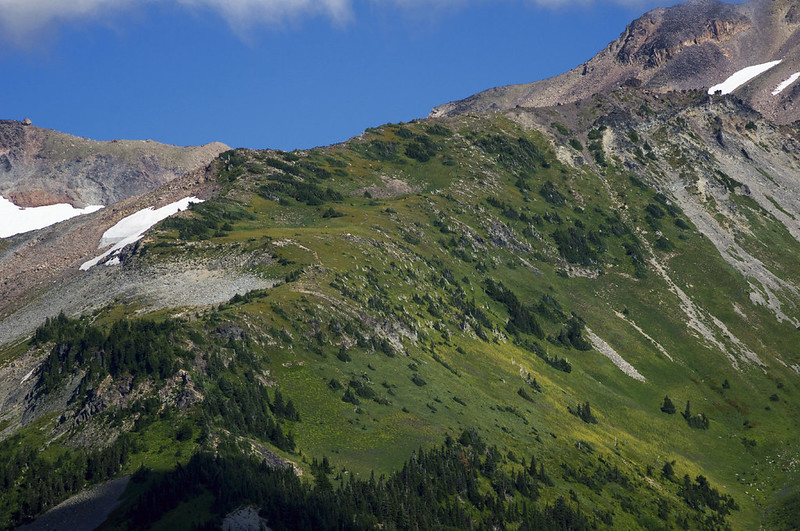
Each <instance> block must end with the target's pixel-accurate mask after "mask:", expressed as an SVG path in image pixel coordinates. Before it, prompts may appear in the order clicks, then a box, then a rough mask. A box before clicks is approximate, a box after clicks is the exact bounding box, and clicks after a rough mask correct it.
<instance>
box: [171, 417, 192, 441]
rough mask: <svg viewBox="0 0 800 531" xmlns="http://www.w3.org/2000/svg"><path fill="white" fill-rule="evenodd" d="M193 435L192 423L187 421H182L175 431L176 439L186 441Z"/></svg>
mask: <svg viewBox="0 0 800 531" xmlns="http://www.w3.org/2000/svg"><path fill="white" fill-rule="evenodd" d="M193 436H194V429H193V428H192V424H191V423H190V422H188V421H186V422H183V423H182V424H181V425H180V426H179V427H178V429H177V431H176V432H175V439H176V440H178V441H188V440H191V438H192V437H193Z"/></svg>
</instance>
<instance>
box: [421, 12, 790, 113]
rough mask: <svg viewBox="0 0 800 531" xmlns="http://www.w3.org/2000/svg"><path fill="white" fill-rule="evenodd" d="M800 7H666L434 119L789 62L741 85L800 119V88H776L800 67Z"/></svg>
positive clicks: (764, 109) (696, 81)
mask: <svg viewBox="0 0 800 531" xmlns="http://www.w3.org/2000/svg"><path fill="white" fill-rule="evenodd" d="M799 23H800V7H798V5H797V2H795V1H791V0H751V1H750V2H747V3H744V4H727V3H724V2H719V1H717V0H692V1H690V2H687V3H685V4H680V5H677V6H674V7H670V8H659V9H655V10H653V11H651V12H649V13H646V14H645V15H643V16H642V17H640V18H639V19H637V20H635V21H634V22H632V23H631V24H630V25H628V27H627V28H626V29H625V31H623V32H622V34H621V35H620V36H619V38H618V39H616V40H614V41H613V42H611V43H610V44H609V45H608V46H607V47H606V48H605V49H604V50H602V51H601V52H600V53H598V54H597V55H596V56H595V57H594V58H592V59H591V60H589V61H587V62H586V63H584V64H582V65H580V66H578V67H577V68H574V69H573V70H570V71H569V72H566V73H564V74H561V75H559V76H556V77H554V78H550V79H545V80H542V81H537V82H535V83H530V84H525V85H510V86H506V87H498V88H494V89H490V90H487V91H485V92H481V93H479V94H476V95H474V96H471V97H469V98H466V99H464V100H461V101H456V102H451V103H447V104H445V105H441V106H439V107H436V108H435V109H433V111H432V112H431V116H433V117H437V116H452V115H457V114H463V113H467V112H493V111H498V110H509V109H513V108H516V107H551V106H555V105H559V104H565V103H571V102H575V101H580V100H584V99H586V98H589V97H591V96H593V95H594V94H597V93H602V92H608V91H610V90H615V89H617V88H620V87H622V86H627V87H641V88H644V89H646V90H649V91H651V92H659V93H666V92H669V91H677V90H700V89H708V88H709V87H712V86H714V85H716V84H718V83H721V82H723V81H725V80H726V79H727V78H728V77H729V76H731V75H732V74H734V73H735V72H737V71H739V70H741V69H743V68H746V67H748V66H753V65H758V64H764V63H769V62H771V61H777V60H781V63H780V64H779V65H778V66H776V67H774V68H772V69H770V70H768V71H767V72H766V73H763V74H761V75H760V76H758V77H756V78H755V79H753V80H752V81H750V82H748V83H746V84H745V85H743V86H742V87H740V88H739V89H737V92H736V93H737V95H739V96H740V97H742V99H744V100H745V101H746V102H747V103H748V104H749V105H750V106H752V107H753V108H755V109H756V110H758V111H759V112H761V113H762V114H764V115H765V116H767V117H769V118H770V119H771V120H773V121H775V122H777V123H780V124H787V123H791V122H794V121H797V120H800V106H798V105H796V104H795V101H796V100H797V99H798V97H800V93H799V92H798V91H800V88H798V86H800V85H798V86H790V87H788V88H787V89H785V90H783V91H781V92H780V93H778V94H773V92H774V91H775V89H776V87H777V86H778V85H779V84H780V83H782V82H783V81H785V80H787V79H789V77H790V76H791V75H792V74H794V73H796V72H800V26H798V24H799Z"/></svg>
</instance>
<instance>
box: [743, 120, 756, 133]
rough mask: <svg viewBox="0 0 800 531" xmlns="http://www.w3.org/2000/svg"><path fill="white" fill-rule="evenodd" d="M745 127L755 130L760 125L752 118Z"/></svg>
mask: <svg viewBox="0 0 800 531" xmlns="http://www.w3.org/2000/svg"><path fill="white" fill-rule="evenodd" d="M744 128H745V129H747V130H748V131H755V130H756V129H758V126H757V125H756V123H755V122H754V121H753V120H750V121H748V122H747V123H746V124H745V126H744Z"/></svg>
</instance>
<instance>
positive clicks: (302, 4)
mask: <svg viewBox="0 0 800 531" xmlns="http://www.w3.org/2000/svg"><path fill="white" fill-rule="evenodd" d="M487 1H488V0H0V32H2V36H0V39H5V40H10V41H12V42H15V43H16V44H31V43H35V42H36V39H38V38H39V37H40V36H41V35H43V34H45V31H43V30H48V29H51V28H57V26H58V25H59V24H62V23H64V22H69V21H85V20H97V19H104V18H105V17H111V16H114V15H119V14H120V13H124V12H127V11H129V10H131V9H133V8H136V7H141V6H143V5H146V4H154V3H161V4H169V3H171V4H179V5H183V6H185V7H188V8H193V9H209V10H211V11H215V12H217V13H218V14H219V15H220V16H222V17H223V18H224V19H226V20H227V21H228V22H229V23H230V24H231V26H232V27H233V28H234V29H246V28H247V27H251V26H253V25H256V24H262V23H268V24H274V23H278V22H281V21H283V20H286V19H290V18H296V17H298V16H309V15H310V16H320V15H321V16H326V17H329V18H331V19H332V20H334V21H336V22H339V23H341V22H346V21H348V20H349V19H350V18H351V17H352V13H353V5H354V3H357V2H362V3H367V2H369V3H372V4H373V5H381V4H384V5H386V4H391V5H399V6H401V7H405V8H410V9H420V8H422V9H439V8H442V7H444V6H448V7H453V6H459V5H465V4H469V3H477V2H487ZM494 1H497V0H494ZM508 1H512V2H513V1H520V3H528V4H534V5H538V6H541V7H546V8H569V7H580V6H586V5H591V4H603V3H616V4H622V5H629V6H630V5H638V6H648V5H649V6H653V5H655V4H658V3H661V4H663V3H665V2H664V1H663V0H661V1H660V2H659V0H508ZM666 3H669V2H666ZM673 3H674V2H673ZM47 33H50V34H52V32H47Z"/></svg>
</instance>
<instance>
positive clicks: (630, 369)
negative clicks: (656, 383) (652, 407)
mask: <svg viewBox="0 0 800 531" xmlns="http://www.w3.org/2000/svg"><path fill="white" fill-rule="evenodd" d="M586 337H588V338H589V341H590V342H591V343H592V346H593V347H594V348H595V350H597V351H598V352H599V353H600V354H602V355H603V356H605V357H606V358H608V359H610V360H611V362H612V363H613V364H614V365H616V366H617V368H618V369H619V370H621V371H622V372H624V373H625V374H626V375H628V376H630V377H631V378H633V379H634V380H639V381H640V382H644V381H646V380H645V378H644V376H642V375H641V374H640V373H639V371H637V370H636V367H634V366H633V365H631V364H630V363H628V362H627V361H625V360H624V359H623V358H622V356H620V355H619V354H617V351H616V350H614V349H613V348H611V345H609V344H608V343H606V342H605V341H603V340H602V339H600V337H598V336H597V334H595V333H594V332H592V331H591V330H590V329H589V328H588V327H587V328H586Z"/></svg>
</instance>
